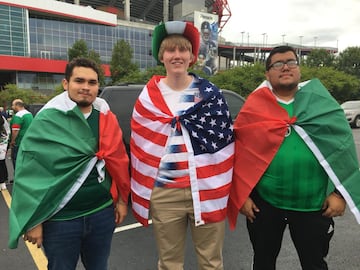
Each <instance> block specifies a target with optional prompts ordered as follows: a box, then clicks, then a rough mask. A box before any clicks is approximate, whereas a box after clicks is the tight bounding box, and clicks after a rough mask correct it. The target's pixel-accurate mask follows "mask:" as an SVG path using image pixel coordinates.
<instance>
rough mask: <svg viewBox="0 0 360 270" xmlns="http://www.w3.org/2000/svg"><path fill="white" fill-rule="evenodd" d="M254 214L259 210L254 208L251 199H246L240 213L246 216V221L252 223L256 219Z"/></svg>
mask: <svg viewBox="0 0 360 270" xmlns="http://www.w3.org/2000/svg"><path fill="white" fill-rule="evenodd" d="M255 212H260V209H259V208H258V207H257V206H256V204H255V203H254V201H253V200H252V199H251V198H247V199H246V201H245V203H244V205H243V206H242V207H241V209H240V213H241V214H243V215H244V216H246V217H247V219H248V220H250V222H251V223H253V222H254V219H255V218H256V216H255Z"/></svg>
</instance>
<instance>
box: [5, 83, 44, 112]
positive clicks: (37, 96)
mask: <svg viewBox="0 0 360 270" xmlns="http://www.w3.org/2000/svg"><path fill="white" fill-rule="evenodd" d="M17 98H20V99H22V100H23V101H24V103H25V104H34V103H46V102H47V101H48V100H49V99H50V97H48V96H46V95H43V94H41V93H39V92H36V91H34V90H30V89H19V88H18V87H17V86H16V85H15V84H7V85H5V87H4V90H2V91H1V95H0V104H1V106H4V107H7V108H10V107H11V102H12V101H13V100H14V99H17Z"/></svg>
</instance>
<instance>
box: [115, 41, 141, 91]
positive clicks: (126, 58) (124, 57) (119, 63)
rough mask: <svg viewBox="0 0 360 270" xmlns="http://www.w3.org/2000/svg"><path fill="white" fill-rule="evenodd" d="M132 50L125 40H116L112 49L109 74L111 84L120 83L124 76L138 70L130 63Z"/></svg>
mask: <svg viewBox="0 0 360 270" xmlns="http://www.w3.org/2000/svg"><path fill="white" fill-rule="evenodd" d="M132 55H133V50H132V48H131V47H130V45H129V43H128V42H126V41H125V40H118V41H117V42H116V43H115V45H114V48H113V51H112V56H111V62H110V72H111V80H112V84H116V83H119V82H122V81H123V79H124V78H126V76H129V74H131V73H133V72H135V71H137V70H138V67H137V65H136V64H134V63H133V62H132Z"/></svg>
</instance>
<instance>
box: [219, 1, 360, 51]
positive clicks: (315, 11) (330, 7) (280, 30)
mask: <svg viewBox="0 0 360 270" xmlns="http://www.w3.org/2000/svg"><path fill="white" fill-rule="evenodd" d="M228 5H229V7H230V10H231V17H230V19H229V21H228V22H227V23H226V25H225V27H224V28H223V30H222V32H221V36H222V37H224V38H225V39H226V40H227V41H232V42H238V43H241V41H242V40H243V42H244V43H247V42H248V40H249V43H251V44H253V43H259V44H262V43H264V42H266V43H267V44H279V43H282V41H283V40H284V41H285V42H286V43H295V44H299V43H300V40H301V43H302V45H307V46H314V45H315V44H316V45H317V46H329V47H337V46H338V47H339V50H340V51H342V50H344V49H346V48H347V47H350V46H359V47H360V0H342V1H335V0H317V1H314V0H288V1H285V0H272V1H269V0H253V1H244V0H228ZM243 31H244V34H241V32H243ZM264 33H266V34H265V35H264ZM283 35H284V36H283ZM300 36H302V38H300Z"/></svg>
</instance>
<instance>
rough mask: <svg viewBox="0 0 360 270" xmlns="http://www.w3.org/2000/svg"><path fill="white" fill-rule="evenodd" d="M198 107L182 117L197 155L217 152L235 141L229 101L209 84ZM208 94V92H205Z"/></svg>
mask: <svg viewBox="0 0 360 270" xmlns="http://www.w3.org/2000/svg"><path fill="white" fill-rule="evenodd" d="M204 92H205V93H208V94H209V96H207V98H204V99H203V101H202V103H201V105H199V107H198V109H197V110H195V111H193V112H192V113H190V114H188V115H184V118H183V119H182V121H183V123H184V124H185V126H186V128H187V129H188V131H189V134H190V138H191V140H192V146H193V149H194V153H195V155H197V154H203V153H213V152H216V151H218V150H220V149H222V148H223V147H225V146H226V145H228V144H229V143H231V142H232V141H233V124H232V119H231V117H230V112H229V109H228V106H227V103H226V101H225V99H224V97H223V95H222V93H221V92H219V91H214V89H213V85H211V84H209V85H208V86H207V87H206V88H205V89H204ZM205 95H206V94H205Z"/></svg>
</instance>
